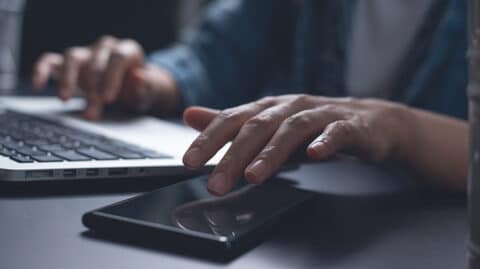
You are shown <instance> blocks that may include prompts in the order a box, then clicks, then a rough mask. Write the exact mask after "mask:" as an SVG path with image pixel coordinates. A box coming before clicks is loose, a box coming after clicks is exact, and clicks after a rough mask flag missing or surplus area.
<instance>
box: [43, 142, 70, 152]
mask: <svg viewBox="0 0 480 269" xmlns="http://www.w3.org/2000/svg"><path fill="white" fill-rule="evenodd" d="M39 148H40V149H41V150H44V151H50V152H56V151H62V150H66V149H65V148H64V147H62V146H61V145H59V144H50V145H44V146H39Z"/></svg>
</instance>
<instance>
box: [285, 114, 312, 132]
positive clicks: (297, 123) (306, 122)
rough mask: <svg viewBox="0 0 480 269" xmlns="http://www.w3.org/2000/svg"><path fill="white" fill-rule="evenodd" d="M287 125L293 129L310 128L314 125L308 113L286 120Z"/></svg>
mask: <svg viewBox="0 0 480 269" xmlns="http://www.w3.org/2000/svg"><path fill="white" fill-rule="evenodd" d="M285 124H286V125H287V126H288V127H290V128H292V129H297V128H298V129H305V128H309V127H310V126H311V124H312V121H311V117H310V116H309V114H307V113H306V112H300V113H297V114H295V115H293V116H290V117H288V118H287V119H286V120H285Z"/></svg>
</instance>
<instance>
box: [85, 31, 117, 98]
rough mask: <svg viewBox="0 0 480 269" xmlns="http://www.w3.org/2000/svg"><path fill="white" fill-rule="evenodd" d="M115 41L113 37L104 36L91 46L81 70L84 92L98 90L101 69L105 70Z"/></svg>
mask: <svg viewBox="0 0 480 269" xmlns="http://www.w3.org/2000/svg"><path fill="white" fill-rule="evenodd" d="M116 42H117V40H116V39H115V38H113V37H110V36H104V37H102V38H100V39H99V40H98V41H97V42H96V43H95V44H94V45H93V46H92V47H91V49H90V50H91V57H90V60H89V62H88V63H87V64H86V66H85V68H84V72H83V80H84V82H85V83H84V84H85V86H82V87H83V90H84V92H85V93H86V94H88V92H90V91H99V86H100V85H99V83H100V78H101V75H102V73H103V70H105V67H106V65H107V62H108V58H109V57H110V53H111V50H112V48H113V47H114V46H115V44H116Z"/></svg>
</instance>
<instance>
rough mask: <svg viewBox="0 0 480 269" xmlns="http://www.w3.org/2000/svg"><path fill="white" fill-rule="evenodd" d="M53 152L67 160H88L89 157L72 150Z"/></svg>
mask: <svg viewBox="0 0 480 269" xmlns="http://www.w3.org/2000/svg"><path fill="white" fill-rule="evenodd" d="M53 154H55V155H57V156H58V157H60V158H63V159H65V160H68V161H90V160H91V158H89V157H87V156H84V155H81V154H78V153H77V152H75V151H74V150H65V151H56V152H54V153H53Z"/></svg>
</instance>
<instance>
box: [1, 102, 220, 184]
mask: <svg viewBox="0 0 480 269" xmlns="http://www.w3.org/2000/svg"><path fill="white" fill-rule="evenodd" d="M83 107H84V102H83V100H82V99H72V100H71V101H69V102H66V103H64V102H62V101H60V100H58V99H57V98H55V97H1V98H0V181H8V182H32V181H61V180H69V181H71V180H85V179H112V178H115V179H121V178H131V177H136V178H138V177H155V176H167V175H176V176H180V175H191V174H198V173H201V172H204V171H192V170H189V169H187V168H186V167H185V166H184V165H183V162H182V156H183V153H184V152H185V150H186V149H187V148H188V146H189V145H190V143H191V142H192V141H193V140H194V139H195V137H196V136H197V132H196V131H194V130H193V129H190V128H188V127H186V126H184V125H183V124H181V123H179V122H177V123H175V122H171V121H166V120H160V119H157V118H153V117H149V116H131V115H129V116H126V115H114V116H113V117H108V116H107V117H106V118H105V119H103V120H101V121H99V122H88V121H86V120H84V119H82V117H81V116H80V115H81V111H82V108H83ZM224 152H225V149H222V150H221V152H219V153H218V154H217V155H216V156H215V157H214V158H212V160H211V161H210V162H209V163H208V164H207V166H206V169H209V168H211V167H212V166H213V165H214V164H216V163H218V160H219V159H220V157H221V155H222V154H223V153H224Z"/></svg>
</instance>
